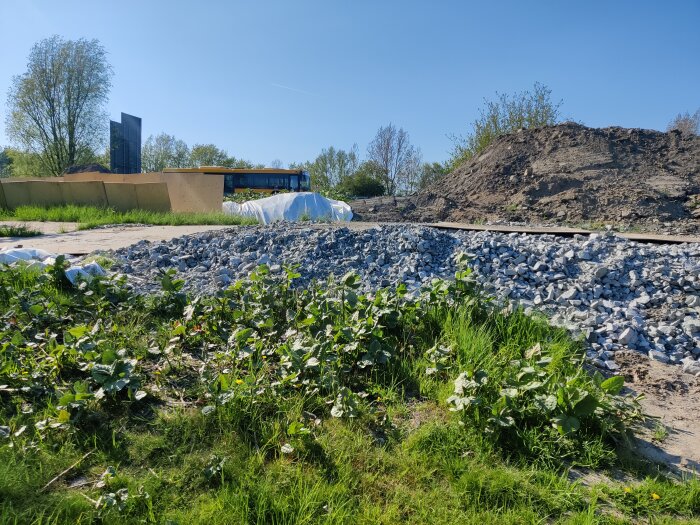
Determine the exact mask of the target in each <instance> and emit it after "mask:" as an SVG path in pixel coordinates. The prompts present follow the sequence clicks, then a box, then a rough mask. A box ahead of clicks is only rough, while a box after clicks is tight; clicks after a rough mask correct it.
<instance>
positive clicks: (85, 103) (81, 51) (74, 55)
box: [7, 36, 112, 175]
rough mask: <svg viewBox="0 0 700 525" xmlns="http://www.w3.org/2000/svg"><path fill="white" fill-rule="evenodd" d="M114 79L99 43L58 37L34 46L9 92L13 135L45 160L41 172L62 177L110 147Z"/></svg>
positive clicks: (9, 130)
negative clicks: (109, 103) (107, 107)
mask: <svg viewBox="0 0 700 525" xmlns="http://www.w3.org/2000/svg"><path fill="white" fill-rule="evenodd" d="M111 78H112V68H111V66H110V65H109V63H108V62H107V54H106V51H105V49H104V47H102V45H101V44H100V42H99V41H98V40H85V39H79V40H64V39H63V38H61V37H60V36H52V37H51V38H47V39H44V40H41V41H39V42H38V43H36V44H35V45H34V47H32V49H31V51H30V53H29V60H28V64H27V71H26V72H25V73H24V74H22V75H17V76H15V77H13V79H12V84H11V86H10V89H9V91H8V95H7V107H8V109H9V112H8V115H7V135H8V137H9V138H10V140H11V141H12V142H13V143H14V144H16V145H18V146H19V147H20V148H22V149H24V150H26V151H27V152H30V153H32V154H36V155H39V159H40V162H41V165H42V167H43V169H42V170H39V171H38V172H37V173H42V174H47V175H60V174H61V173H63V170H64V169H65V168H67V167H68V166H72V165H74V164H84V163H87V162H89V161H90V160H91V159H92V158H93V157H94V155H95V151H98V150H99V149H100V147H101V146H102V145H104V144H105V142H106V123H107V116H106V113H105V111H104V106H105V104H106V102H107V97H108V94H109V89H110V87H111Z"/></svg>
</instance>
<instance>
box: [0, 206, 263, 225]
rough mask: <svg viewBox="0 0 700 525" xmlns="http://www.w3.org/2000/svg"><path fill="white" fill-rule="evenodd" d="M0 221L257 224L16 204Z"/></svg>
mask: <svg viewBox="0 0 700 525" xmlns="http://www.w3.org/2000/svg"><path fill="white" fill-rule="evenodd" d="M0 220H16V221H40V222H77V223H79V226H78V229H80V230H89V229H92V228H97V227H99V226H106V225H110V224H152V225H158V226H183V225H197V224H222V225H232V226H238V225H242V224H257V221H255V220H254V219H249V218H243V217H237V216H234V215H227V214H224V213H223V212H210V213H185V212H182V213H175V212H156V211H149V210H129V211H124V212H120V211H116V210H114V209H112V208H99V207H95V206H75V205H65V206H55V207H51V208H44V207H41V206H20V207H18V208H16V209H14V210H0Z"/></svg>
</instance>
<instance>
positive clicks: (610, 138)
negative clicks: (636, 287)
mask: <svg viewBox="0 0 700 525" xmlns="http://www.w3.org/2000/svg"><path fill="white" fill-rule="evenodd" d="M699 193H700V137H697V136H693V135H688V134H682V133H680V132H678V131H672V132H669V133H662V132H658V131H652V130H643V129H626V128H619V127H611V128H602V129H597V128H588V127H585V126H582V125H579V124H574V123H565V124H559V125H556V126H547V127H543V128H536V129H530V130H520V131H518V132H516V133H512V134H509V135H504V136H502V137H499V138H498V139H496V141H495V142H494V143H493V144H492V145H491V146H489V147H488V148H487V149H486V150H485V151H484V152H483V153H482V154H481V155H479V156H478V157H476V158H473V159H472V160H470V161H469V162H467V163H465V164H463V165H462V166H461V167H460V168H458V169H457V170H455V171H454V172H452V173H450V174H449V175H447V176H445V177H444V178H443V179H442V180H440V181H438V182H437V183H435V184H433V185H432V186H430V187H428V188H427V189H426V190H424V191H422V192H420V193H418V194H417V195H414V196H411V197H408V198H406V199H399V200H397V201H395V204H394V205H381V202H379V201H378V202H376V203H373V202H371V201H367V202H365V203H358V204H359V206H353V211H356V210H355V208H356V207H357V214H358V215H359V216H360V217H361V219H362V220H414V221H430V222H432V221H439V220H447V221H464V222H467V221H468V222H472V221H480V220H490V221H526V222H534V223H542V222H558V223H570V224H576V223H578V224H581V223H586V222H605V223H612V224H623V223H630V224H644V223H654V222H656V223H658V222H662V223H663V222H668V221H679V220H681V221H694V216H693V211H694V210H695V209H696V207H698V206H699V205H700V195H697V194H699ZM696 196H697V200H696ZM371 209H374V211H371ZM698 212H699V213H700V210H698Z"/></svg>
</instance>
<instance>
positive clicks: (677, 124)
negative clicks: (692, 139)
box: [666, 109, 700, 135]
mask: <svg viewBox="0 0 700 525" xmlns="http://www.w3.org/2000/svg"><path fill="white" fill-rule="evenodd" d="M673 130H678V131H680V132H681V133H687V134H689V135H700V109H698V110H697V111H696V112H695V113H693V114H692V115H691V114H690V113H688V112H687V111H686V112H685V113H679V114H678V115H676V118H674V119H673V120H672V121H671V122H670V123H669V124H668V127H667V128H666V131H673Z"/></svg>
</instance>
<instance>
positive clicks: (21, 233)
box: [0, 225, 41, 237]
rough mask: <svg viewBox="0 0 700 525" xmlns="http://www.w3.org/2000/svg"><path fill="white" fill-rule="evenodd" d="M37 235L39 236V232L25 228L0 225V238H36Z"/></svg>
mask: <svg viewBox="0 0 700 525" xmlns="http://www.w3.org/2000/svg"><path fill="white" fill-rule="evenodd" d="M38 235H41V232H40V231H37V230H32V229H31V228H27V227H26V226H3V225H0V237H36V236H38Z"/></svg>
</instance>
